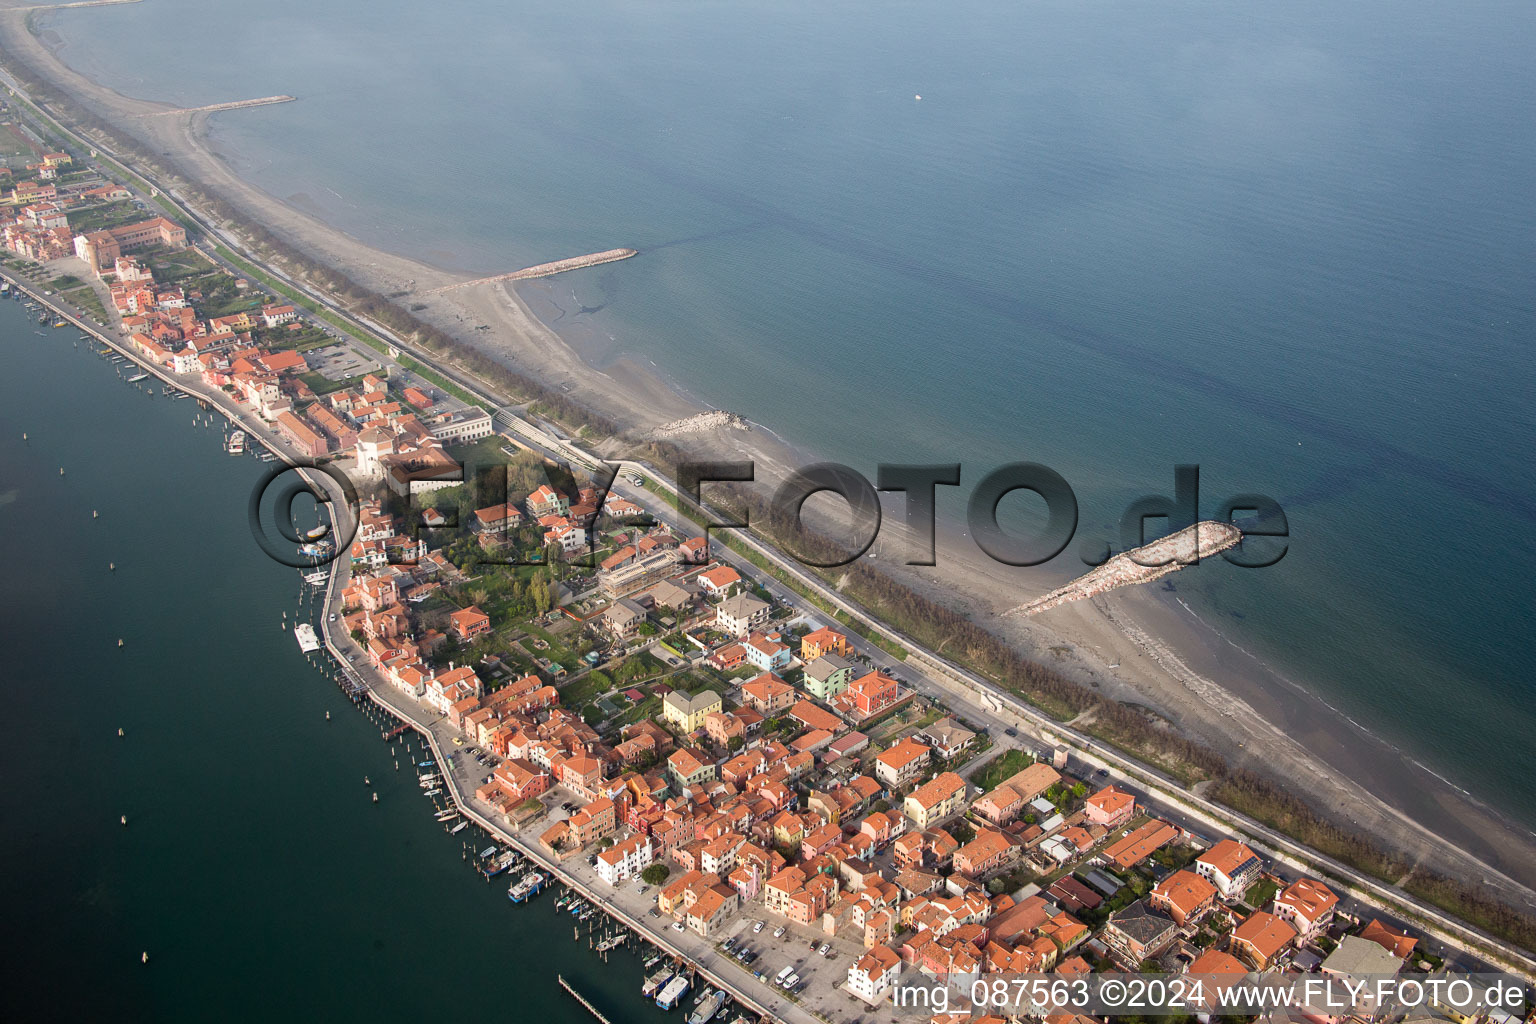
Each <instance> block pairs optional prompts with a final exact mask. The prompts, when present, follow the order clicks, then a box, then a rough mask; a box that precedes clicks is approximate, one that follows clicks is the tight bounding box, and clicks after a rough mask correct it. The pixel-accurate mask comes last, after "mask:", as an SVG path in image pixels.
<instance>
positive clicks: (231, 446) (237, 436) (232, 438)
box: [224, 430, 245, 455]
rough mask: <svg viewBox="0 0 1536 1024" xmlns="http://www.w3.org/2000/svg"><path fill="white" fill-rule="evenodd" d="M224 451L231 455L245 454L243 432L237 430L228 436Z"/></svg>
mask: <svg viewBox="0 0 1536 1024" xmlns="http://www.w3.org/2000/svg"><path fill="white" fill-rule="evenodd" d="M224 450H225V451H227V452H229V454H231V455H244V454H245V431H243V430H237V431H235V432H234V433H233V434H230V435H229V441H228V442H227V443H226V444H225V445H224Z"/></svg>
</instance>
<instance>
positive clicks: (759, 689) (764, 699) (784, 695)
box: [741, 672, 795, 716]
mask: <svg viewBox="0 0 1536 1024" xmlns="http://www.w3.org/2000/svg"><path fill="white" fill-rule="evenodd" d="M741 694H742V697H743V698H744V699H745V701H746V702H747V703H748V704H750V705H752V707H754V708H756V709H757V710H759V711H761V712H762V713H763V714H765V715H769V716H772V715H776V714H778V713H779V712H781V711H783V710H785V709H786V708H788V707H790V706H791V705H792V704H794V703H795V688H794V687H793V686H790V685H789V684H788V683H786V682H785V681H784V680H782V679H780V678H779V677H778V676H776V675H774V674H773V673H772V672H764V673H763V674H762V675H760V676H758V677H757V678H756V679H753V680H751V681H749V682H747V683H744V684H743V685H742V687H741Z"/></svg>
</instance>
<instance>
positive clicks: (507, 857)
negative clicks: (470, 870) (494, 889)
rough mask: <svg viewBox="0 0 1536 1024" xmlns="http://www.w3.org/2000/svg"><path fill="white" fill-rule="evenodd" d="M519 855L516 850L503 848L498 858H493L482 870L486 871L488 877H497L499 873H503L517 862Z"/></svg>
mask: <svg viewBox="0 0 1536 1024" xmlns="http://www.w3.org/2000/svg"><path fill="white" fill-rule="evenodd" d="M518 857H519V855H518V852H517V851H516V850H503V851H501V854H500V855H499V856H497V857H496V859H494V860H492V861H491V862H490V863H489V864H487V865H486V866H485V867H484V868H482V869H481V870H482V871H484V872H485V877H486V878H495V877H496V876H497V875H499V874H501V873H502V872H504V871H506V870H507V869H508V868H510V867H511V866H512V865H514V864H516V863H517V861H518Z"/></svg>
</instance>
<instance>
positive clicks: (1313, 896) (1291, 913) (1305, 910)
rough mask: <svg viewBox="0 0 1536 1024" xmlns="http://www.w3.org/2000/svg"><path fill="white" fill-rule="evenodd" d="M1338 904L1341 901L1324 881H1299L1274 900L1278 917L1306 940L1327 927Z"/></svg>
mask: <svg viewBox="0 0 1536 1024" xmlns="http://www.w3.org/2000/svg"><path fill="white" fill-rule="evenodd" d="M1338 905H1339V898H1338V897H1337V896H1335V895H1334V894H1333V890H1331V889H1329V888H1328V887H1327V886H1326V885H1324V884H1323V883H1322V882H1319V881H1317V880H1315V879H1311V878H1298V879H1297V880H1296V881H1294V882H1292V883H1291V884H1290V885H1288V886H1286V887H1285V889H1284V890H1283V891H1282V892H1281V893H1280V894H1279V895H1278V896H1276V897H1275V916H1276V917H1278V918H1279V919H1280V920H1282V921H1285V922H1287V923H1289V924H1290V926H1291V927H1292V928H1295V929H1296V932H1297V934H1298V935H1300V936H1301V938H1302V939H1303V940H1306V939H1310V938H1312V937H1313V936H1314V935H1317V934H1318V933H1320V932H1321V931H1323V929H1325V928H1327V927H1328V925H1329V923H1330V922H1331V921H1332V920H1333V913H1334V910H1335V909H1337V907H1338Z"/></svg>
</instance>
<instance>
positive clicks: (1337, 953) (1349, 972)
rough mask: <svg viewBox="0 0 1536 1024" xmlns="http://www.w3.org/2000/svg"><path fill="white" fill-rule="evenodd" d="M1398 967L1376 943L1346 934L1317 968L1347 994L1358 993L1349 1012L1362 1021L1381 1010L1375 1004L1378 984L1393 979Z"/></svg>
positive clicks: (1396, 960)
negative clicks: (1346, 991)
mask: <svg viewBox="0 0 1536 1024" xmlns="http://www.w3.org/2000/svg"><path fill="white" fill-rule="evenodd" d="M1402 967H1403V962H1402V961H1401V960H1399V959H1398V958H1397V957H1396V956H1393V955H1392V953H1390V952H1388V951H1387V950H1386V949H1385V948H1383V947H1382V946H1380V945H1378V944H1377V943H1375V942H1372V941H1371V940H1370V939H1362V938H1361V937H1360V936H1358V935H1346V936H1344V937H1343V938H1342V939H1340V940H1339V944H1338V946H1337V947H1336V948H1335V949H1334V951H1333V952H1332V953H1329V954H1328V958H1327V959H1326V960H1324V961H1323V963H1322V966H1321V968H1320V969H1321V971H1322V973H1323V974H1325V975H1327V976H1329V977H1330V978H1337V979H1339V981H1341V982H1343V983H1344V984H1345V985H1346V986H1349V988H1350V990H1351V991H1358V992H1359V996H1358V997H1357V998H1356V999H1355V1003H1354V1006H1353V1010H1354V1012H1355V1014H1356V1015H1357V1016H1359V1017H1360V1018H1361V1019H1362V1020H1367V1021H1371V1020H1375V1019H1376V1018H1377V1016H1378V1014H1379V1013H1380V1012H1381V1010H1382V1007H1381V1006H1380V1005H1379V1004H1378V1003H1377V1001H1376V994H1377V992H1379V991H1381V988H1380V985H1381V983H1382V982H1383V981H1386V980H1388V979H1391V978H1394V977H1396V976H1397V973H1398V972H1399V971H1400V970H1402ZM1355 986H1358V989H1356V988H1355Z"/></svg>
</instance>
